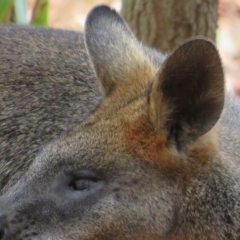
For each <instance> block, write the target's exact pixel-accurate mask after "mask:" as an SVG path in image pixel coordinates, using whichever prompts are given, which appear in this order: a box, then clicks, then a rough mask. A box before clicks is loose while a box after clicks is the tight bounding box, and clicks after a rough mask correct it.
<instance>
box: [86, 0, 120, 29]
mask: <svg viewBox="0 0 240 240" xmlns="http://www.w3.org/2000/svg"><path fill="white" fill-rule="evenodd" d="M116 16H117V13H116V11H115V10H114V9H112V8H110V7H109V6H107V5H104V4H100V5H97V6H96V7H94V8H93V9H92V10H91V11H90V12H89V13H88V15H87V19H86V24H85V25H86V27H87V26H89V25H91V23H92V22H98V21H99V20H100V19H106V18H109V17H110V18H111V17H116Z"/></svg>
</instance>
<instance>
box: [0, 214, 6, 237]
mask: <svg viewBox="0 0 240 240" xmlns="http://www.w3.org/2000/svg"><path fill="white" fill-rule="evenodd" d="M6 229H7V218H6V217H5V216H0V240H2V239H3V238H4V236H5V234H6Z"/></svg>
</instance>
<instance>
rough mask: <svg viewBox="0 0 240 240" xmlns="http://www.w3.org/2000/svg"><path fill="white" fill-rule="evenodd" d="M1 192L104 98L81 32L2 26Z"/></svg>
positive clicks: (0, 32) (0, 91)
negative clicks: (42, 149)
mask: <svg viewBox="0 0 240 240" xmlns="http://www.w3.org/2000/svg"><path fill="white" fill-rule="evenodd" d="M0 62H1V64H0V129H1V131H0V192H1V189H2V188H3V187H4V186H5V184H6V183H7V182H8V181H9V179H10V178H12V177H13V176H14V175H15V174H21V173H22V172H25V171H26V170H27V168H28V166H29V164H30V163H31V162H32V161H33V159H34V158H35V156H36V154H37V151H38V149H39V147H40V146H41V145H43V144H46V143H47V142H48V141H50V140H52V139H53V138H55V137H56V136H58V135H59V134H61V133H62V132H63V131H65V130H66V129H69V128H71V127H72V126H73V125H74V124H76V123H79V122H81V121H83V120H84V119H85V118H86V117H87V116H88V115H89V113H91V112H92V111H93V109H94V108H95V107H96V105H97V104H98V103H99V101H100V99H101V93H100V91H99V86H98V83H97V81H96V79H95V75H94V72H93V69H92V67H91V66H90V65H91V64H90V62H89V57H88V55H87V53H86V48H85V45H84V38H83V34H82V33H77V32H74V31H63V30H55V29H50V28H35V27H28V26H16V25H1V26H0Z"/></svg>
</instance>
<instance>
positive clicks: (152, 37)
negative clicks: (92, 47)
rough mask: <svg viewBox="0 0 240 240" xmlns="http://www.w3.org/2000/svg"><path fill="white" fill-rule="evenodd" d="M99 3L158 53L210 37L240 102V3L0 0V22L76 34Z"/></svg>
mask: <svg viewBox="0 0 240 240" xmlns="http://www.w3.org/2000/svg"><path fill="white" fill-rule="evenodd" d="M101 3H104V4H107V5H110V6H111V7H113V8H115V9H116V10H117V11H119V12H120V13H121V14H122V16H123V17H124V18H125V20H126V21H127V22H128V23H129V24H130V27H131V28H132V30H133V32H134V33H135V34H136V35H137V37H138V38H139V39H141V40H142V41H143V42H144V43H145V44H148V45H150V46H153V47H155V48H158V49H159V50H161V51H165V52H167V51H170V50H171V49H172V48H173V47H174V46H175V45H176V44H178V43H179V42H181V41H182V40H183V39H185V38H187V37H191V36H192V35H205V36H208V37H210V38H212V39H213V40H214V41H216V44H217V46H218V48H219V51H220V54H221V56H222V60H223V65H224V68H225V73H226V80H227V88H228V89H229V90H231V91H234V92H235V93H236V94H238V96H239V98H240V0H219V1H218V0H205V1H202V0H182V1H178V0H173V1H168V0H122V1H121V0H38V1H36V0H15V1H14V0H10V1H9V0H0V21H1V22H2V23H6V22H9V21H13V22H18V23H22V24H30V23H31V24H35V25H44V26H46V25H47V26H50V27H55V28H62V29H72V30H77V31H79V30H83V28H84V22H85V18H86V15H87V13H88V12H89V11H90V9H91V8H92V7H93V6H94V5H96V4H101ZM171 4H172V5H171Z"/></svg>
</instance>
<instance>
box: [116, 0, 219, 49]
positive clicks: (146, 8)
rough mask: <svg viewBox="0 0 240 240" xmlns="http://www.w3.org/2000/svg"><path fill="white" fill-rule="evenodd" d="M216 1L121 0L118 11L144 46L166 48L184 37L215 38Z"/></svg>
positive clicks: (172, 46) (174, 44)
mask: <svg viewBox="0 0 240 240" xmlns="http://www.w3.org/2000/svg"><path fill="white" fill-rule="evenodd" d="M217 8H218V0H204V1H203V0H181V1H180V0H122V10H121V14H122V16H123V18H124V19H125V20H126V21H127V22H128V24H129V26H130V27H131V29H132V30H133V32H134V33H135V35H136V36H137V37H138V38H139V39H140V40H141V41H142V42H143V43H145V44H146V45H149V46H151V47H154V48H156V49H159V50H161V51H169V50H171V49H173V48H174V47H175V46H176V45H178V44H180V43H181V42H182V41H184V40H185V39H187V38H190V37H193V36H198V35H202V36H206V37H208V38H211V39H212V40H215V32H216V27H217V18H218V14H217Z"/></svg>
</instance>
